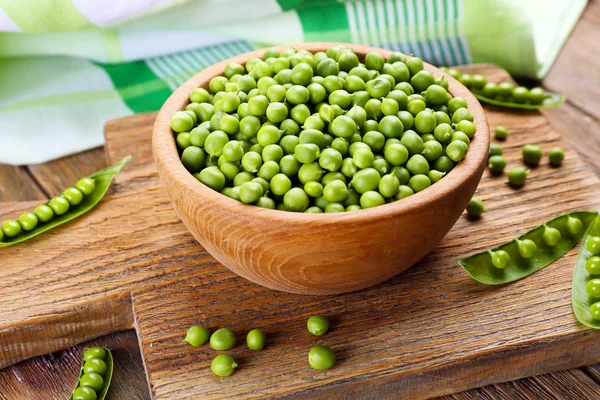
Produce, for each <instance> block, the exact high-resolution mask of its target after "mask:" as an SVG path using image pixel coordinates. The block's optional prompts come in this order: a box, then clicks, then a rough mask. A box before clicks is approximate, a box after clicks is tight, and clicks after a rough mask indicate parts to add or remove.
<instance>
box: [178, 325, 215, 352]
mask: <svg viewBox="0 0 600 400" xmlns="http://www.w3.org/2000/svg"><path fill="white" fill-rule="evenodd" d="M209 338H210V332H209V331H208V329H207V328H206V327H204V326H202V325H193V326H191V327H190V328H189V329H188V331H187V333H186V335H185V339H184V340H183V341H184V342H188V343H189V344H191V345H192V346H194V347H197V346H202V345H203V344H204V343H206V342H208V339H209Z"/></svg>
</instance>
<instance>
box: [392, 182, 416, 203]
mask: <svg viewBox="0 0 600 400" xmlns="http://www.w3.org/2000/svg"><path fill="white" fill-rule="evenodd" d="M413 194H415V192H414V190H412V188H411V187H410V186H407V185H400V187H399V188H398V193H396V197H395V198H396V200H402V199H404V198H406V197H408V196H412V195H413Z"/></svg>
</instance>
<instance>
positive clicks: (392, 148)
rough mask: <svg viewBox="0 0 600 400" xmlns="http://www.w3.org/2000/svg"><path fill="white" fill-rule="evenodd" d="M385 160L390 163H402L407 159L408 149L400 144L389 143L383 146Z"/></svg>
mask: <svg viewBox="0 0 600 400" xmlns="http://www.w3.org/2000/svg"><path fill="white" fill-rule="evenodd" d="M383 153H384V156H385V160H386V161H387V162H389V163H390V165H394V166H396V165H402V164H404V163H405V162H406V161H407V160H408V155H409V153H408V149H407V148H406V147H405V146H404V145H402V144H396V143H394V144H390V145H388V146H386V147H385V148H384V151H383Z"/></svg>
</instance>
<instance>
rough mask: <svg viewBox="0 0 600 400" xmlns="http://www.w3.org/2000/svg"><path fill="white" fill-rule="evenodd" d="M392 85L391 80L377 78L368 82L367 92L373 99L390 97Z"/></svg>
mask: <svg viewBox="0 0 600 400" xmlns="http://www.w3.org/2000/svg"><path fill="white" fill-rule="evenodd" d="M391 89H392V85H391V83H390V81H389V80H387V79H385V78H381V77H379V78H375V79H373V80H370V81H369V82H367V92H368V93H369V95H370V96H371V97H373V98H382V97H385V96H387V95H388V93H389V92H390V90H391Z"/></svg>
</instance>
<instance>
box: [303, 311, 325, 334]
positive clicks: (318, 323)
mask: <svg viewBox="0 0 600 400" xmlns="http://www.w3.org/2000/svg"><path fill="white" fill-rule="evenodd" d="M306 329H308V331H309V332H310V333H312V334H313V335H315V336H323V335H324V334H325V333H327V331H328V330H329V320H328V319H327V318H325V317H324V316H322V315H313V316H312V317H310V318H309V319H308V321H307V322H306Z"/></svg>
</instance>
